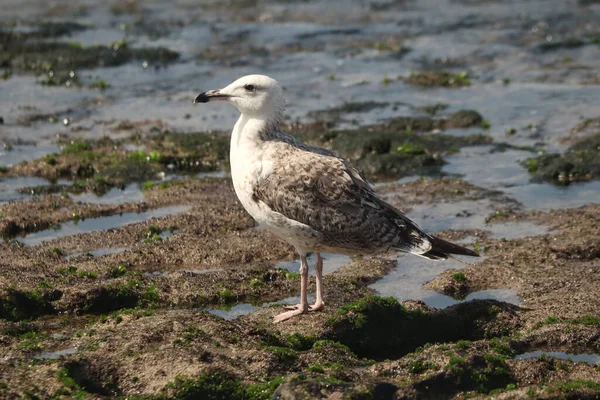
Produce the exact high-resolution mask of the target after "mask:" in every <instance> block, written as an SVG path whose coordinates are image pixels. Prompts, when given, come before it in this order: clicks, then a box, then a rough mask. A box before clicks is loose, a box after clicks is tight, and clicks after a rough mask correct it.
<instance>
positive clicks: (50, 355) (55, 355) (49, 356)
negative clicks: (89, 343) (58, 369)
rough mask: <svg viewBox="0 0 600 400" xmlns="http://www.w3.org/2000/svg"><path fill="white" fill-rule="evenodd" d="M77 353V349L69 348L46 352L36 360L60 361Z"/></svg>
mask: <svg viewBox="0 0 600 400" xmlns="http://www.w3.org/2000/svg"><path fill="white" fill-rule="evenodd" d="M75 353H77V347H69V348H68V349H64V350H57V351H45V352H42V353H41V354H39V355H37V356H35V358H36V359H38V360H58V359H59V358H61V357H66V356H70V355H73V354H75Z"/></svg>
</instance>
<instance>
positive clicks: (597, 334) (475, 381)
mask: <svg viewBox="0 0 600 400" xmlns="http://www.w3.org/2000/svg"><path fill="white" fill-rule="evenodd" d="M9 3H11V4H12V1H9ZM172 3H173V6H172V7H166V6H165V4H166V3H161V2H155V1H147V2H141V1H126V2H114V3H110V4H108V3H107V4H100V5H99V4H96V3H95V2H90V1H84V0H82V1H77V2H68V3H67V2H60V1H59V2H52V3H46V2H38V1H35V0H32V1H28V2H24V3H21V2H19V4H17V2H15V4H13V7H6V10H5V11H3V13H2V16H0V74H1V77H2V80H0V140H1V141H2V144H3V148H2V149H1V150H0V234H1V235H2V239H3V240H2V241H1V242H0V398H8V399H13V398H23V399H37V398H41V399H46V398H55V399H57V398H81V399H83V398H89V399H95V398H97V399H107V398H115V397H117V398H128V399H167V398H176V399H193V398H201V399H252V400H259V399H271V398H275V399H313V398H315V399H355V400H363V399H364V400H366V399H412V398H426V399H428V398H431V399H438V398H447V399H451V398H452V399H454V398H456V399H463V398H479V399H488V398H497V399H516V398H552V399H554V398H556V399H563V398H568V399H580V398H585V399H588V398H589V399H594V398H600V312H599V310H600V299H599V297H598V292H599V290H600V205H599V204H598V198H599V197H598V196H599V193H600V186H599V185H598V184H599V182H600V169H599V168H600V167H599V165H600V163H599V160H600V147H599V137H600V124H599V121H600V115H599V114H598V108H597V104H598V86H597V85H598V84H599V83H600V79H599V75H598V70H599V69H598V68H600V65H599V64H598V61H599V60H600V46H599V45H598V43H599V41H598V40H599V38H600V36H599V35H600V31H599V30H598V26H597V23H596V21H598V20H599V18H600V8H599V7H600V5H598V4H597V2H595V1H581V0H579V1H575V0H573V1H567V2H562V1H561V2H559V1H547V0H545V1H532V2H522V3H521V2H518V3H515V2H509V1H465V0H461V1H454V0H449V1H447V2H443V3H444V4H442V5H440V2H437V1H436V2H429V1H423V2H413V1H394V2H366V3H365V4H362V3H361V4H360V5H359V4H354V3H353V4H352V7H350V6H348V7H347V8H344V9H339V8H336V7H334V6H332V5H331V4H330V3H327V2H318V1H310V2H281V1H273V2H263V1H243V2H206V3H203V4H201V5H194V4H191V3H189V2H186V1H177V2H172ZM550 3H551V4H550ZM255 72H263V73H268V74H270V75H273V76H274V77H276V78H277V79H279V80H280V81H281V82H282V83H283V84H284V88H285V91H286V95H287V97H288V101H289V104H288V113H287V115H286V122H285V126H284V128H285V129H286V130H287V131H288V132H291V133H293V134H294V135H296V136H297V137H299V138H301V139H303V140H305V141H307V142H309V143H311V144H314V145H319V146H324V147H328V148H331V149H333V150H335V151H337V152H339V153H340V154H342V155H343V156H345V157H347V158H348V159H349V160H351V162H352V163H353V164H354V165H356V166H357V167H358V168H359V169H361V170H362V171H363V172H364V173H365V175H366V176H367V177H368V178H369V179H370V180H371V181H373V182H374V184H375V186H376V189H377V191H378V192H379V193H380V194H381V195H382V196H383V197H384V198H385V199H386V200H388V201H389V202H391V203H392V204H393V205H395V206H396V207H398V208H399V209H401V210H403V211H404V212H406V213H407V214H408V215H409V217H411V218H413V219H415V220H416V221H417V222H418V223H419V224H420V225H421V226H422V227H423V228H425V229H426V230H427V231H429V232H432V233H435V234H436V235H439V236H440V237H442V238H445V239H447V240H452V241H456V242H458V243H461V244H463V245H465V246H467V247H470V248H473V249H475V250H476V251H477V252H479V253H480V255H481V257H480V258H479V259H464V263H462V262H461V261H456V260H448V261H445V262H441V263H432V262H429V261H426V260H423V259H420V258H417V257H412V256H407V255H399V254H395V253H389V254H383V255H380V256H377V257H364V258H363V257H354V258H348V257H344V256H336V255H329V254H327V255H325V274H326V275H325V303H326V307H325V309H324V310H323V311H321V312H316V313H311V314H309V315H306V316H302V317H298V318H295V319H292V320H290V321H286V322H284V323H281V324H273V323H272V320H273V316H274V315H276V314H277V313H280V312H282V311H283V304H294V303H296V302H297V296H298V294H299V286H300V278H299V274H298V273H297V269H298V260H297V258H296V255H295V254H294V249H293V248H292V247H290V246H289V245H288V244H286V243H285V242H282V241H281V240H279V239H277V238H276V237H275V236H273V235H272V234H270V233H269V232H267V231H265V230H264V229H261V228H260V227H259V226H256V224H255V222H254V221H253V220H252V218H251V217H250V216H249V215H248V214H247V213H246V212H245V211H244V210H243V208H242V207H241V205H240V204H239V202H238V201H237V198H236V196H235V193H234V191H233V187H232V183H231V180H230V178H229V174H228V168H229V160H228V157H229V136H228V135H229V134H228V132H229V130H230V129H231V127H232V125H233V123H234V121H235V119H236V118H237V113H236V112H234V111H233V110H232V109H230V108H224V107H223V108H219V107H210V106H207V107H192V105H191V100H192V99H193V98H194V97H195V96H196V95H197V92H198V91H199V90H207V89H213V88H218V87H221V86H222V85H225V84H227V83H229V82H230V81H231V80H232V79H235V78H236V77H237V76H238V75H244V74H247V73H255ZM196 86H198V87H196ZM314 285H315V282H314V277H311V281H310V286H309V293H310V296H312V297H314V289H315V288H314Z"/></svg>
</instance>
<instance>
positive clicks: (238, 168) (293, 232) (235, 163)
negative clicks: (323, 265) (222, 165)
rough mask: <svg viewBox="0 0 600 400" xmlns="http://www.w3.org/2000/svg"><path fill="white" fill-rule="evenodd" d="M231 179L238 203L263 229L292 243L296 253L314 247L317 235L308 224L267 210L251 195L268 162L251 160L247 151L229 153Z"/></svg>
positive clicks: (266, 170) (266, 168)
mask: <svg viewBox="0 0 600 400" xmlns="http://www.w3.org/2000/svg"><path fill="white" fill-rule="evenodd" d="M230 162H231V178H232V180H233V187H234V189H235V193H236V195H237V197H238V199H239V200H240V203H242V206H243V207H244V208H245V209H246V211H248V213H249V214H250V215H251V216H252V218H254V219H255V220H256V222H258V223H259V224H260V225H261V226H262V227H263V228H265V229H267V230H269V231H271V232H273V233H274V234H276V235H277V236H279V237H281V238H282V239H284V240H286V241H287V242H288V243H290V244H291V245H293V246H294V247H295V248H296V249H297V250H298V251H299V252H307V251H312V250H318V249H317V248H316V247H317V243H318V242H319V240H318V239H319V236H320V234H319V233H318V232H316V231H314V230H313V229H312V228H311V227H309V226H308V225H305V224H302V223H300V222H297V221H294V220H291V219H289V218H287V217H285V216H284V215H282V214H280V213H278V212H276V211H273V210H271V209H270V208H269V207H268V206H267V205H266V204H265V203H263V202H262V201H260V200H259V201H257V200H256V199H255V198H253V192H254V186H255V184H256V183H257V181H258V179H260V177H261V174H263V173H265V172H266V173H268V172H269V171H268V169H269V161H268V160H260V159H253V158H252V157H251V156H250V155H248V154H244V155H242V154H239V153H237V154H236V152H235V151H232V152H231V161H230Z"/></svg>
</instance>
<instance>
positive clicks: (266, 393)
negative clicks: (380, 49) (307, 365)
mask: <svg viewBox="0 0 600 400" xmlns="http://www.w3.org/2000/svg"><path fill="white" fill-rule="evenodd" d="M282 381H283V378H282V377H276V378H273V379H272V380H269V381H267V382H264V383H255V384H247V383H243V382H242V381H241V380H240V379H239V378H238V377H237V376H235V375H233V374H232V373H229V372H226V371H222V370H219V369H216V368H212V369H209V370H207V371H205V372H204V373H202V374H199V375H198V376H197V377H194V378H184V377H177V378H176V379H175V380H174V381H173V382H171V383H169V384H167V385H166V386H165V388H164V389H163V392H165V394H166V395H165V398H167V397H168V398H169V399H177V400H192V399H206V400H222V399H231V400H268V399H271V397H272V396H273V393H274V392H275V390H276V389H277V387H278V386H279V385H280V384H281V382H282ZM159 398H161V397H160V396H159Z"/></svg>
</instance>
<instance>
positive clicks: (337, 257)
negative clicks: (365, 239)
mask: <svg viewBox="0 0 600 400" xmlns="http://www.w3.org/2000/svg"><path fill="white" fill-rule="evenodd" d="M321 258H323V275H329V274H332V273H334V272H335V271H337V270H338V269H340V268H341V267H343V266H344V265H348V264H350V263H351V262H352V258H351V257H348V256H345V255H342V254H328V253H321ZM314 263H315V255H314V254H311V255H310V256H309V257H308V273H309V274H311V275H314V269H313V265H314ZM274 268H282V269H285V270H288V271H290V272H298V271H299V270H300V260H293V261H283V262H280V263H277V264H275V266H274Z"/></svg>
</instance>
